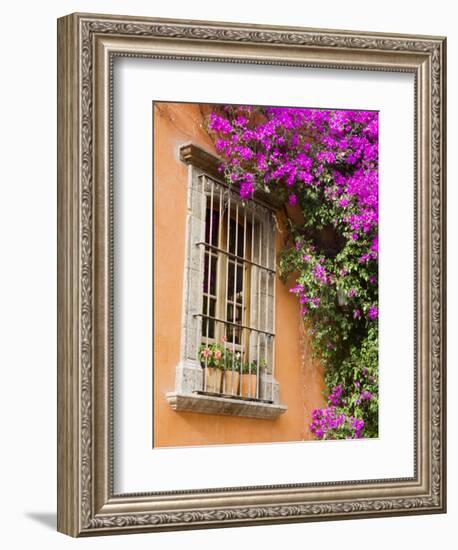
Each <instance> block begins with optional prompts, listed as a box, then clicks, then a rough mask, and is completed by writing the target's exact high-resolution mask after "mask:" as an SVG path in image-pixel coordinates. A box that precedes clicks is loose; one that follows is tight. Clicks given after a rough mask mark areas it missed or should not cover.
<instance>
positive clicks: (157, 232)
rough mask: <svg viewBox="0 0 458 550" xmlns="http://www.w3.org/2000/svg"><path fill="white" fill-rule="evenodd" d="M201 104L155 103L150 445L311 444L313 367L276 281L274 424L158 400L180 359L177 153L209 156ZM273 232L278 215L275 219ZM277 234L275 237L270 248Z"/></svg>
mask: <svg viewBox="0 0 458 550" xmlns="http://www.w3.org/2000/svg"><path fill="white" fill-rule="evenodd" d="M206 113H208V106H199V105H195V104H180V103H162V102H160V103H155V104H154V106H153V119H154V342H153V348H154V422H153V424H154V446H155V447H170V446H179V445H219V444H224V443H230V444H234V443H256V442H257V443H260V442H274V441H300V440H305V439H310V438H311V434H310V432H309V429H308V424H309V422H310V413H311V410H312V409H313V408H316V407H319V406H322V405H323V404H324V399H323V390H324V388H325V385H324V380H323V372H322V368H321V366H320V364H319V363H318V362H317V361H314V360H313V359H311V353H310V342H309V341H308V340H307V335H306V331H305V329H304V326H303V322H302V319H301V317H300V313H299V306H298V302H297V299H296V298H295V296H293V295H292V294H291V293H290V292H288V288H289V287H288V286H287V285H284V284H283V283H282V282H281V281H280V280H278V279H277V281H276V326H275V330H276V346H275V376H276V378H277V380H278V381H279V383H280V400H281V402H282V403H283V404H285V405H287V407H288V410H287V412H286V413H285V414H283V415H281V416H280V417H279V418H278V419H276V420H261V419H251V418H241V417H231V416H217V415H207V414H199V413H187V412H176V411H173V410H172V409H171V408H170V405H169V404H168V403H167V401H166V399H165V394H166V393H167V392H170V391H174V389H175V367H176V365H177V363H178V362H179V359H180V339H181V320H182V309H183V303H182V301H183V275H184V254H185V233H186V199H187V184H188V181H187V166H186V165H185V164H183V163H182V162H181V161H180V160H179V158H178V150H179V147H180V146H181V145H182V144H183V143H185V142H189V141H191V142H193V143H195V144H196V145H199V146H200V147H203V148H204V149H206V150H207V151H210V152H212V153H215V154H216V152H215V149H214V146H213V142H212V140H211V138H210V137H209V135H208V134H207V132H206V131H205V127H204V115H205V114H206ZM278 220H279V227H280V230H281V228H282V225H283V223H282V216H281V215H279V216H278ZM283 236H284V233H283V234H282V233H280V232H279V233H278V238H277V249H278V248H280V246H281V244H282V239H283Z"/></svg>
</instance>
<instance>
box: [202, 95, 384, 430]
mask: <svg viewBox="0 0 458 550" xmlns="http://www.w3.org/2000/svg"><path fill="white" fill-rule="evenodd" d="M207 127H208V130H209V131H210V133H211V134H212V135H213V136H214V139H215V146H216V149H217V151H218V152H219V154H220V155H221V157H222V158H223V163H222V165H221V172H222V173H223V175H224V177H225V179H226V180H227V181H228V182H229V183H230V184H234V185H237V186H238V188H239V190H240V196H241V198H242V199H243V200H250V199H251V198H252V197H253V195H254V193H255V191H256V190H262V191H264V192H266V193H274V194H275V196H276V198H277V199H279V200H280V201H281V202H282V203H283V205H284V206H283V207H284V209H285V212H286V213H287V214H288V213H290V212H291V211H293V210H294V211H296V213H297V211H299V212H300V222H297V221H296V222H294V221H293V219H292V217H291V216H288V219H289V221H288V239H287V240H286V242H285V247H284V249H283V250H282V252H281V254H280V257H279V260H278V263H279V272H280V276H281V277H282V279H283V281H284V282H285V283H286V282H290V281H291V280H293V281H294V283H293V284H292V286H291V288H290V292H292V293H294V294H295V295H296V296H297V298H298V301H299V303H300V307H301V314H302V316H303V317H304V320H305V321H306V324H307V327H311V328H309V331H310V336H311V341H312V344H313V350H314V353H315V355H316V356H317V357H319V358H320V360H321V361H322V363H323V365H324V367H325V380H326V384H327V388H328V394H327V396H326V399H327V402H326V407H325V408H323V409H315V410H314V411H313V413H312V421H311V424H310V429H311V431H312V433H313V434H314V436H315V437H316V438H318V439H338V438H360V437H377V435H378V113H376V112H370V111H345V110H323V109H298V108H277V107H253V106H232V105H224V106H219V107H216V106H215V108H214V109H213V111H212V112H211V114H210V116H209V118H208V122H207Z"/></svg>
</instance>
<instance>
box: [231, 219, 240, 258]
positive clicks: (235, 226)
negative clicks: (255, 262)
mask: <svg viewBox="0 0 458 550" xmlns="http://www.w3.org/2000/svg"><path fill="white" fill-rule="evenodd" d="M240 218H242V220H243V215H242V214H240V213H239V220H240ZM230 232H231V234H230V235H229V252H230V253H231V254H237V256H241V257H242V256H243V223H239V224H236V223H235V220H234V219H233V218H231V222H230ZM236 233H237V234H236ZM236 237H237V249H236V246H235V239H236Z"/></svg>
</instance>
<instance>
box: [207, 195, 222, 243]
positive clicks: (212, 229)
mask: <svg viewBox="0 0 458 550" xmlns="http://www.w3.org/2000/svg"><path fill="white" fill-rule="evenodd" d="M207 201H208V202H210V199H207ZM218 231H219V210H217V209H215V208H213V214H212V210H211V209H210V208H207V212H206V217H205V242H206V243H208V244H211V245H213V246H218ZM210 233H211V242H210Z"/></svg>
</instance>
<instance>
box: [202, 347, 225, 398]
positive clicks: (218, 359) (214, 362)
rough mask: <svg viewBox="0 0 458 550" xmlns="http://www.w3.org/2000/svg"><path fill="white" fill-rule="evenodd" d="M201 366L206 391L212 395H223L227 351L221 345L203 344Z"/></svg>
mask: <svg viewBox="0 0 458 550" xmlns="http://www.w3.org/2000/svg"><path fill="white" fill-rule="evenodd" d="M199 359H200V365H201V367H202V368H203V369H204V377H205V379H204V389H205V391H208V392H211V393H221V382H222V379H223V369H224V363H225V350H224V346H223V345H221V344H201V346H200V348H199Z"/></svg>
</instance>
